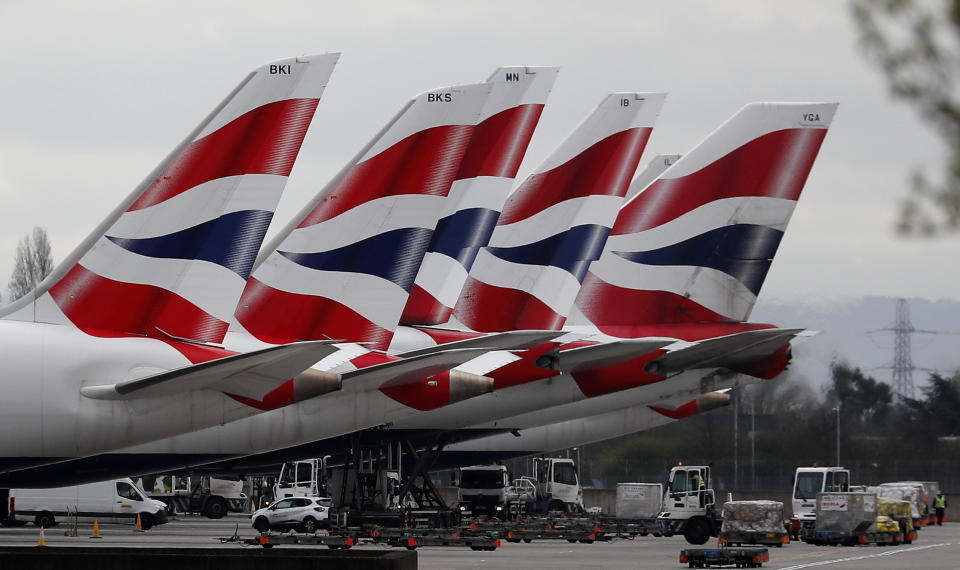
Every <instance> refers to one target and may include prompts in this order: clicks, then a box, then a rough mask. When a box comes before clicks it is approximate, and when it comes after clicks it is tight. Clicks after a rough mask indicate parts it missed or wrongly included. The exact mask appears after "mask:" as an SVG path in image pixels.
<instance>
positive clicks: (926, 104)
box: [851, 0, 960, 235]
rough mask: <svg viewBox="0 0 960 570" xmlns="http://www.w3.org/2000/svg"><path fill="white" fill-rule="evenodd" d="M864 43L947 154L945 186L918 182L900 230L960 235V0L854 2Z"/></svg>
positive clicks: (918, 175) (923, 178)
mask: <svg viewBox="0 0 960 570" xmlns="http://www.w3.org/2000/svg"><path fill="white" fill-rule="evenodd" d="M851 9H852V15H853V19H854V22H855V24H856V26H857V29H858V32H859V35H860V43H861V45H862V46H863V48H864V50H865V52H866V53H867V55H868V56H869V57H870V58H871V59H872V60H873V61H874V62H875V63H876V64H877V65H878V66H879V67H880V69H881V70H882V71H883V73H884V74H885V75H886V77H887V82H888V84H889V86H890V90H891V92H892V93H893V94H894V96H896V97H899V98H901V99H903V100H905V101H907V102H908V103H909V104H910V105H911V106H913V107H914V108H915V109H916V110H917V111H918V112H919V113H920V115H921V117H922V118H923V119H924V120H925V121H926V122H927V123H928V124H929V125H930V126H932V127H933V128H934V129H935V131H936V132H937V134H939V135H940V137H941V138H942V139H943V142H944V144H945V145H946V146H947V152H948V159H947V164H946V165H945V168H944V172H943V180H941V181H940V182H933V181H931V180H930V179H929V178H928V176H927V175H926V174H925V173H924V172H922V171H919V170H917V171H915V172H914V174H913V177H912V181H911V182H912V195H910V196H908V197H906V198H905V199H904V202H903V205H902V208H901V211H900V220H899V222H898V224H897V229H898V230H900V231H902V232H908V233H909V232H918V233H923V234H927V235H931V234H935V233H937V232H940V231H943V230H958V229H960V90H958V88H957V87H958V86H957V83H958V81H960V0H942V1H939V2H930V1H917V0H854V1H853V2H852V3H851Z"/></svg>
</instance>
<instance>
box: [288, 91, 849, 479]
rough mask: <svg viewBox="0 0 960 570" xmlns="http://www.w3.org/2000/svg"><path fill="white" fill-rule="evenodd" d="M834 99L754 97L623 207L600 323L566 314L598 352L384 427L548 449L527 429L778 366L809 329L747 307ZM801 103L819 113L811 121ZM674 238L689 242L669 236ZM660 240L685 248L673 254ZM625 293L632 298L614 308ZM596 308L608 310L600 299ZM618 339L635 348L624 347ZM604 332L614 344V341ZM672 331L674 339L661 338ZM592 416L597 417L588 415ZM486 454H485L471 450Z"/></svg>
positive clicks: (685, 403) (747, 378)
mask: <svg viewBox="0 0 960 570" xmlns="http://www.w3.org/2000/svg"><path fill="white" fill-rule="evenodd" d="M835 108H836V105H832V104H766V105H764V104H758V105H748V106H747V107H745V108H744V109H743V110H741V111H740V112H739V113H738V114H737V115H735V116H734V117H733V118H731V119H730V120H729V121H728V122H727V123H725V124H724V125H723V126H721V127H720V128H719V129H718V130H717V131H715V132H714V133H713V134H711V135H710V136H708V137H707V139H706V140H705V141H704V142H703V143H701V144H700V145H699V146H698V147H697V148H695V149H694V150H693V151H691V152H690V153H689V154H688V155H686V156H685V157H684V158H683V159H681V160H679V161H677V163H676V164H675V165H674V167H672V168H671V169H668V170H666V171H665V172H664V173H663V174H662V175H661V176H660V177H659V178H658V179H657V181H655V182H654V183H653V184H651V185H650V186H649V187H648V188H647V189H646V190H645V191H643V192H642V193H640V194H639V195H638V196H636V197H635V198H634V199H632V200H631V201H630V202H629V203H628V204H626V205H624V206H623V207H622V208H621V210H620V214H619V215H618V217H617V222H616V224H615V225H614V229H613V235H612V236H611V239H610V241H609V243H608V245H607V247H606V249H605V251H604V253H603V255H602V256H601V258H600V260H599V261H597V262H595V263H594V264H593V265H592V266H591V269H590V272H589V273H588V277H587V279H588V280H590V279H595V278H596V277H593V275H601V276H604V277H605V278H606V279H609V280H610V281H611V282H614V283H617V284H620V287H618V288H609V289H604V288H602V287H597V286H594V287H591V289H584V290H583V291H582V292H581V293H580V294H579V295H578V307H580V306H582V307H586V311H587V312H591V313H590V314H593V313H596V314H597V315H598V316H596V317H594V318H595V319H596V320H595V322H594V325H593V326H590V327H587V326H580V327H569V329H573V330H580V331H581V333H582V334H584V335H586V334H591V333H597V330H598V328H599V330H600V331H604V332H603V333H602V334H600V335H598V336H597V338H600V339H601V340H604V341H606V342H604V343H597V344H590V345H586V346H588V347H590V346H592V347H596V348H595V349H594V355H593V356H592V357H591V358H589V359H583V358H581V357H579V356H578V354H577V353H578V352H579V351H580V350H582V347H583V346H584V345H585V343H583V342H576V343H571V346H570V347H569V348H568V347H562V349H561V351H560V352H559V356H558V358H559V365H558V367H559V369H560V370H564V371H565V373H564V374H558V375H556V376H554V377H553V378H551V379H550V381H549V382H533V383H520V384H518V385H516V386H513V387H506V388H505V389H502V390H496V391H494V392H493V393H491V394H487V395H484V396H481V397H478V398H475V399H473V400H470V401H465V402H461V403H458V404H456V405H452V406H449V407H447V408H444V409H439V410H434V411H430V412H427V413H423V414H418V415H416V416H412V417H410V418H406V419H403V420H399V421H397V422H394V424H393V425H391V426H390V428H389V429H388V430H385V431H381V432H379V433H378V434H375V435H376V436H378V437H381V438H383V439H385V440H388V439H408V438H417V437H420V436H422V435H423V434H425V433H426V434H431V435H430V439H433V437H434V435H432V434H436V433H438V432H443V431H445V432H447V433H446V434H445V436H444V437H445V438H446V440H447V441H456V440H457V439H458V438H460V439H471V438H480V437H482V436H485V435H488V434H491V433H492V432H493V433H498V432H506V433H507V435H506V436H503V435H498V436H492V437H490V438H485V439H477V440H476V442H474V441H465V442H463V443H454V444H452V445H449V446H448V447H447V449H448V450H450V451H451V453H452V452H458V453H459V454H460V455H458V457H465V455H464V453H466V452H468V451H471V450H476V451H478V452H479V451H483V452H484V453H488V452H490V451H495V450H496V449H497V446H498V445H500V446H503V449H504V451H511V452H512V451H542V450H548V449H554V448H542V447H538V446H539V445H543V444H542V443H528V442H527V440H526V438H525V435H524V434H526V433H528V432H529V433H531V435H532V437H531V439H532V440H533V441H534V442H539V441H545V440H548V439H549V438H551V437H553V435H554V433H556V434H557V435H556V438H557V439H560V438H565V437H568V436H567V434H569V433H574V434H578V435H577V437H580V436H581V435H583V434H584V432H583V430H582V429H581V428H579V427H577V422H579V421H581V419H583V421H585V422H587V424H585V425H590V426H594V428H595V429H596V431H597V434H600V435H602V436H603V437H612V436H608V435H606V434H609V433H616V435H623V434H625V433H632V432H634V431H638V430H640V429H644V428H645V427H646V426H650V425H655V424H653V423H651V422H650V414H649V413H647V412H653V410H652V409H651V408H648V407H647V406H648V405H649V406H653V407H656V408H659V409H660V410H665V411H666V412H668V415H667V416H662V414H656V412H654V413H655V415H661V417H663V418H664V421H668V420H670V419H676V418H671V417H670V416H669V414H670V413H673V414H674V415H675V416H676V417H681V416H682V414H684V413H691V412H693V411H696V410H700V411H702V410H703V409H704V406H706V405H708V404H709V405H716V404H717V403H718V402H719V401H720V400H723V398H722V397H719V398H714V397H709V398H706V399H704V398H705V397H704V396H703V394H705V393H709V392H712V391H716V390H722V389H725V388H730V387H733V386H737V385H741V384H743V383H747V382H755V381H758V380H759V379H762V378H770V377H773V376H775V375H776V374H778V373H779V372H780V371H782V370H783V369H784V367H785V366H786V365H787V363H788V362H789V345H788V342H789V341H790V340H791V339H792V338H794V337H795V336H796V335H798V334H801V331H799V330H798V329H777V328H773V327H771V326H770V325H762V324H751V323H746V322H743V321H745V320H746V319H747V318H748V317H749V313H750V309H751V308H752V306H753V303H754V302H755V301H756V295H757V293H758V292H759V289H760V285H761V284H762V282H763V279H764V277H765V275H766V272H767V269H768V268H769V266H770V263H771V262H772V259H773V256H774V254H775V252H776V249H777V246H778V244H779V241H780V236H782V234H783V231H784V230H785V228H786V225H787V222H788V221H789V218H790V215H791V214H792V212H793V208H794V206H795V204H796V200H797V198H798V197H799V194H800V191H801V190H802V187H803V185H804V182H805V180H806V177H807V174H808V172H809V170H810V168H811V167H812V164H813V160H814V158H815V157H816V154H817V152H818V150H819V147H820V144H821V142H822V140H823V137H824V136H825V134H826V130H827V128H828V126H829V124H830V121H831V119H832V116H833V113H834V111H835ZM805 116H818V117H819V118H818V120H817V121H815V122H811V121H806V120H804V117H805ZM651 220H652V221H651ZM641 221H646V224H647V225H641V226H640V227H641V228H642V231H645V232H650V233H646V234H638V233H637V232H635V231H633V229H634V228H637V227H638V224H640V222H641ZM658 232H659V233H658ZM644 236H646V237H647V238H649V239H646V240H645V239H643V238H644ZM651 236H652V237H651ZM657 236H659V238H658V239H652V238H653V237H657ZM697 236H705V237H700V238H698V237H697ZM673 240H675V242H676V243H681V244H683V245H684V247H680V248H674V247H672V245H671V244H672V243H675V242H674V241H673ZM718 244H722V245H723V247H718ZM664 250H665V251H667V252H670V251H674V252H677V251H679V252H680V254H681V255H679V256H675V257H673V258H669V257H667V256H666V255H663V251H664ZM648 251H653V252H657V255H655V256H654V257H653V259H654V260H656V261H658V262H659V264H656V265H653V264H651V265H645V264H641V263H637V262H636V261H632V262H631V264H630V265H624V264H622V263H620V261H619V259H620V258H621V257H623V256H625V257H628V258H631V259H636V258H638V257H640V256H639V255H638V252H648ZM608 264H610V265H611V266H612V268H610V267H609V266H608ZM664 271H674V272H677V273H680V274H681V275H684V276H686V277H685V278H680V279H676V280H675V281H673V282H670V281H666V282H665V281H664V280H662V279H657V278H658V277H659V276H660V275H662V273H663V272H664ZM621 289H622V290H621ZM688 289H689V290H688ZM610 290H612V291H613V292H614V294H616V295H617V296H618V297H624V296H627V295H629V294H634V295H637V296H643V295H651V294H656V295H658V296H660V297H662V298H665V299H667V300H669V299H670V298H671V297H669V296H670V295H672V296H673V297H672V299H673V303H674V304H675V306H679V305H684V306H689V305H686V304H687V303H692V302H702V303H705V304H706V303H712V306H714V307H717V308H718V309H717V310H718V311H725V313H723V316H718V317H714V318H712V319H701V320H700V321H698V322H688V321H687V315H688V314H689V312H688V311H685V310H681V309H679V308H677V309H673V310H671V309H670V305H664V304H663V303H665V301H663V300H661V301H660V303H662V304H661V305H657V306H655V307H663V310H659V311H651V310H648V309H647V306H646V305H645V304H643V303H638V304H637V305H635V306H634V305H631V304H629V303H628V302H626V301H624V300H623V299H622V298H614V299H612V300H605V298H604V296H605V295H607V294H608V291H610ZM722 299H733V300H736V301H737V303H736V304H731V305H729V306H731V307H733V308H734V309H735V311H733V310H730V309H724V308H723V305H722V303H720V302H719V301H720V300H722ZM615 302H619V303H621V304H620V305H616V304H613V303H615ZM618 306H619V307H621V308H623V311H617V310H615V309H616V308H617V307H618ZM597 308H600V309H608V310H606V312H603V313H599V312H597V310H599V309H597ZM595 309H596V310H595ZM609 309H612V310H609ZM582 314H583V312H581V315H582ZM718 314H719V313H718ZM631 315H637V317H636V319H635V320H634V319H631ZM510 318H513V316H512V315H511V316H510ZM580 318H581V319H582V318H583V317H582V316H581V317H580ZM608 319H609V320H608ZM609 333H619V334H618V335H617V336H612V334H609ZM618 344H619V345H621V346H625V347H627V348H628V349H630V350H628V351H621V350H619V348H620V347H618V346H617V345H618ZM608 345H613V349H612V350H610V351H607V348H605V347H606V346H608ZM671 345H672V347H674V349H673V350H671V351H670V352H667V351H666V350H664V349H665V348H666V347H667V346H671ZM644 347H645V348H644ZM564 349H566V350H564ZM604 351H607V352H604ZM604 354H606V359H607V362H606V363H605V362H604ZM637 354H640V355H641V356H640V357H637ZM730 370H737V371H741V372H743V373H744V374H735V373H732V372H730ZM491 375H494V376H495V375H496V373H492V374H491ZM691 402H693V403H691ZM640 407H643V408H645V409H646V411H644V410H643V409H640ZM638 410H639V411H638ZM594 416H597V417H598V418H599V419H596V420H594V419H591V420H589V421H588V420H587V419H586V418H591V417H594ZM573 418H577V419H575V420H574V419H573ZM655 419H657V418H655ZM658 421H659V419H658ZM548 426H549V427H548ZM553 426H557V427H556V429H554V427H553ZM592 429H593V428H592ZM611 430H620V431H616V432H612V431H611ZM584 437H594V436H593V435H587V436H584ZM510 438H513V439H510ZM421 441H423V440H421ZM507 441H509V445H508V444H507V443H506V442H507ZM550 441H554V440H552V439H550ZM564 441H565V440H564ZM490 442H492V443H490ZM584 442H585V441H584ZM342 444H343V442H326V443H324V442H320V443H319V444H318V445H317V446H313V447H312V448H306V447H300V448H298V449H296V450H292V451H290V452H289V453H290V456H294V455H298V454H302V455H303V456H306V455H311V454H323V453H330V450H333V449H337V448H339V447H341V446H342ZM570 445H576V443H572V444H570ZM324 446H325V447H324ZM557 447H563V446H560V445H558V446H557ZM271 457H273V458H277V457H278V455H273V456H271ZM488 458H489V456H488V455H478V456H477V457H475V458H474V459H472V460H468V462H469V461H473V460H478V461H479V460H485V459H488Z"/></svg>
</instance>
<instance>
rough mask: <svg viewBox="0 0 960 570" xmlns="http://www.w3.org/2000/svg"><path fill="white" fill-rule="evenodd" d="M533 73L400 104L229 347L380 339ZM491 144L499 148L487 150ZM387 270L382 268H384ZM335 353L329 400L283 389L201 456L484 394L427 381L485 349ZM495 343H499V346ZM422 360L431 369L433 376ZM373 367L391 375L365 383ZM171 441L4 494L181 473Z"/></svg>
mask: <svg viewBox="0 0 960 570" xmlns="http://www.w3.org/2000/svg"><path fill="white" fill-rule="evenodd" d="M540 70H541V68H522V67H521V68H502V69H501V70H498V72H497V73H495V74H494V76H492V77H491V79H490V80H489V81H488V82H486V83H483V84H477V85H469V86H460V87H455V88H448V89H439V90H433V91H430V92H427V93H424V94H421V95H419V96H418V97H416V98H415V99H414V100H412V101H411V102H410V103H408V104H407V105H406V106H405V107H404V108H403V109H402V110H401V112H400V113H399V114H398V116H397V117H396V118H395V119H393V120H392V121H391V122H390V123H388V125H387V127H385V128H384V130H383V131H381V133H379V134H378V135H377V137H375V138H374V140H373V141H371V143H370V144H369V145H367V147H365V148H364V149H363V150H362V151H361V152H360V153H359V154H358V155H357V158H356V159H355V160H354V161H352V162H351V163H350V164H349V165H348V166H347V167H346V168H345V169H344V170H343V171H342V172H341V174H340V175H338V176H337V177H336V178H335V179H334V180H333V181H332V182H331V183H330V185H329V187H328V188H327V189H325V190H324V191H322V192H321V193H320V195H319V196H318V198H317V199H316V200H314V201H313V202H312V203H310V204H308V206H307V207H306V208H304V210H303V211H302V212H301V214H300V215H299V216H298V217H297V218H296V219H295V220H294V221H293V222H292V223H291V224H290V225H289V226H288V227H287V228H286V229H285V230H284V231H282V232H281V233H280V235H279V236H278V237H277V238H276V239H275V240H274V243H273V244H271V245H270V246H268V247H267V248H265V252H266V253H264V254H262V255H261V259H262V261H261V262H260V263H258V265H257V267H256V269H255V270H254V272H253V276H252V277H251V279H250V281H249V283H248V285H247V288H246V290H245V292H244V295H243V297H242V300H241V301H240V306H239V307H238V309H237V315H238V320H239V324H240V325H242V327H236V325H235V328H231V332H229V333H227V335H226V337H227V338H226V340H225V343H226V344H227V345H228V346H231V347H232V348H241V349H243V350H258V349H261V350H262V347H263V346H269V343H270V342H281V343H282V342H288V341H293V340H299V339H302V338H327V337H329V336H332V335H340V336H341V338H342V337H348V338H347V339H346V340H363V339H364V338H367V337H365V336H364V335H366V334H367V333H368V332H370V331H372V336H373V337H375V338H374V340H377V339H378V338H379V339H380V340H381V342H383V343H385V342H389V333H390V329H392V328H393V327H394V326H395V324H396V321H397V319H398V318H399V314H400V311H401V310H402V308H403V305H404V301H405V300H406V292H407V291H409V289H410V286H411V285H412V281H413V276H414V275H415V274H416V269H417V267H418V266H419V260H420V258H422V257H423V253H424V252H425V251H426V249H425V248H426V245H427V243H428V242H429V238H430V233H431V232H432V230H433V226H434V225H435V224H436V220H437V218H438V217H439V216H440V214H441V212H442V211H443V208H444V201H443V196H444V195H445V194H446V193H447V190H448V189H449V187H450V186H451V183H453V181H454V180H456V179H459V178H462V176H461V175H460V174H459V173H463V172H464V169H463V168H462V167H461V166H460V162H461V157H462V156H463V155H464V153H465V152H470V157H471V158H470V159H471V160H472V161H474V162H479V163H490V164H499V163H502V162H504V158H505V157H510V156H511V154H512V153H515V152H516V149H515V146H514V145H513V144H511V141H515V140H516V138H517V134H516V132H515V131H517V130H519V129H526V128H529V123H528V122H526V121H520V122H517V121H511V122H503V121H501V120H500V118H501V117H502V116H503V115H504V114H509V113H510V112H511V110H513V109H515V108H516V107H518V106H522V105H527V104H534V105H538V106H542V105H543V102H544V100H545V98H546V96H547V94H548V93H549V86H550V85H551V84H552V83H553V80H554V77H555V75H556V69H555V68H543V71H544V73H543V74H540V73H539V72H540ZM438 101H439V103H438ZM474 125H478V126H477V127H476V129H474ZM474 130H477V131H480V132H482V133H485V134H486V135H487V138H482V139H480V140H479V142H480V143H482V144H477V145H475V144H474V140H473V138H472V132H473V131H474ZM491 138H492V140H493V141H495V142H496V141H503V142H497V144H493V145H491V144H489V143H490V140H491ZM411 156H412V159H411ZM513 160H515V158H514V159H513ZM480 172H481V173H482V172H484V170H480ZM384 236H385V237H384ZM418 248H419V253H418ZM384 261H387V262H389V263H388V264H387V266H386V267H384V266H383V262H384ZM358 293H365V294H358ZM391 313H392V315H393V316H392V317H391ZM343 315H350V316H351V318H352V317H356V318H355V319H352V320H348V319H344V318H343ZM357 315H362V316H363V319H361V318H360V317H357ZM391 318H392V321H393V323H394V324H393V325H391V324H390V322H391ZM244 328H246V330H249V331H250V333H252V334H253V335H255V336H256V337H257V338H254V337H253V336H251V334H250V333H247V332H246V330H244ZM553 334H555V333H549V335H548V336H544V334H543V333H542V332H538V333H530V335H529V339H530V340H523V338H520V337H524V335H519V336H518V335H514V334H511V335H505V338H506V339H507V340H508V342H509V344H512V345H515V344H518V343H522V342H534V343H536V344H539V343H540V342H542V341H543V339H544V338H549V336H552V335H553ZM378 335H379V336H378ZM518 338H520V340H517V339H518ZM524 338H527V337H524ZM334 347H335V348H339V349H340V350H339V351H338V352H337V353H335V354H332V355H331V356H330V357H328V358H326V359H324V360H323V361H321V362H320V363H318V365H317V368H318V369H319V370H321V371H323V372H325V373H328V374H329V373H330V371H336V372H337V374H335V375H336V376H337V379H336V382H334V383H335V384H337V386H338V388H340V389H339V390H338V391H336V392H333V393H329V394H326V395H324V396H320V397H315V398H314V399H313V400H309V401H303V402H300V403H297V404H293V405H289V404H291V403H292V402H291V399H292V397H293V396H296V388H297V386H296V384H294V386H293V390H291V389H290V388H289V387H288V385H286V384H285V385H284V386H283V387H281V388H278V389H276V390H274V391H273V392H271V393H269V394H267V395H266V396H264V397H262V398H260V399H256V400H254V399H252V398H242V399H241V400H242V401H244V402H245V403H248V404H249V405H250V406H254V407H258V408H261V409H271V408H278V407H282V406H287V405H289V407H287V408H284V409H279V410H275V411H273V412H266V413H264V414H262V415H263V416H264V418H263V420H262V421H259V422H252V423H251V422H234V423H231V424H227V425H226V426H222V427H221V428H220V429H219V430H213V431H208V430H204V431H203V432H201V433H199V434H194V435H191V436H189V437H187V438H184V439H185V440H186V441H188V442H194V443H196V445H197V446H199V449H200V450H202V451H201V453H202V452H206V453H219V452H221V451H220V450H222V449H227V450H229V452H230V453H234V454H243V453H244V452H247V453H249V451H248V450H249V449H257V448H260V447H264V446H266V447H267V448H268V449H269V448H270V446H274V447H276V446H284V445H289V443H288V442H290V441H293V442H298V441H302V438H305V437H309V438H310V439H316V438H318V437H324V435H325V434H332V435H337V434H340V433H345V432H351V431H356V430H358V429H363V428H366V427H370V426H374V425H378V424H380V423H383V422H385V421H390V419H391V418H394V417H402V416H404V415H409V414H412V413H416V412H417V411H418V410H420V409H429V408H432V407H436V406H440V405H443V404H446V403H449V402H450V401H451V400H452V401H457V400H459V399H463V398H466V397H468V396H471V395H476V394H478V393H482V392H486V391H488V390H489V388H490V386H489V384H488V383H487V382H485V381H484V380H485V379H483V378H481V377H477V376H472V375H470V374H466V373H457V374H447V375H445V376H442V377H437V376H434V377H433V378H427V376H429V375H430V374H434V373H437V372H441V371H444V370H447V369H449V368H450V367H452V366H454V365H456V364H459V363H461V362H463V361H464V360H466V359H468V358H473V357H475V356H476V355H478V354H482V353H484V352H486V351H487V350H488V348H473V349H459V350H454V351H447V352H445V353H432V352H428V353H426V354H424V355H418V356H413V357H409V358H405V359H402V360H401V359H397V358H392V357H386V356H385V355H383V354H382V353H378V352H373V351H371V350H369V349H367V348H364V347H362V346H359V345H349V344H343V343H338V344H336V345H334ZM501 347H502V343H498V344H497V345H496V346H495V348H501ZM451 355H452V356H451ZM451 359H452V360H451ZM408 362H409V363H412V364H408ZM424 362H427V363H432V364H429V366H432V368H427V367H426V365H424V364H423V363H424ZM378 368H385V369H386V370H387V372H388V373H389V375H377V374H375V373H374V374H371V373H370V371H371V370H376V369H378ZM398 371H400V372H399V373H398ZM322 380H323V378H321V379H319V380H318V383H320V382H321V381H322ZM385 382H386V384H384V383H385ZM311 395H316V392H315V391H314V392H313V393H311ZM293 399H296V398H293ZM320 418H322V421H318V419H320ZM211 434H212V435H211ZM312 434H318V435H312ZM179 441H180V440H179V439H174V440H169V441H162V442H158V443H156V444H154V445H151V446H148V448H149V449H150V450H151V453H150V454H149V455H138V454H139V450H136V451H133V452H130V451H129V450H124V451H123V452H121V453H117V454H105V455H100V456H94V457H89V458H85V459H80V460H75V461H69V462H63V463H60V464H57V465H53V466H50V467H47V468H43V469H39V470H25V471H20V472H17V473H11V474H7V475H3V476H0V481H2V482H0V484H2V485H21V484H24V483H27V484H31V485H35V484H40V485H56V484H60V483H62V482H64V481H67V480H73V481H76V480H77V478H78V477H82V478H84V479H85V480H89V479H96V478H98V477H99V478H102V477H103V476H109V475H108V474H106V471H104V470H111V469H114V470H118V471H117V472H122V473H129V472H131V471H132V470H136V469H141V468H143V469H146V470H147V471H152V470H160V469H166V468H169V467H172V466H173V467H180V466H183V465H185V464H186V463H185V462H186V461H188V460H189V459H190V457H195V455H194V456H191V455H189V454H179V455H175V454H171V453H169V451H171V450H172V451H176V450H177V449H180V448H181V445H180V443H179ZM153 450H156V451H155V452H154V451H153ZM190 453H195V452H190ZM147 466H149V467H147Z"/></svg>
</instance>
